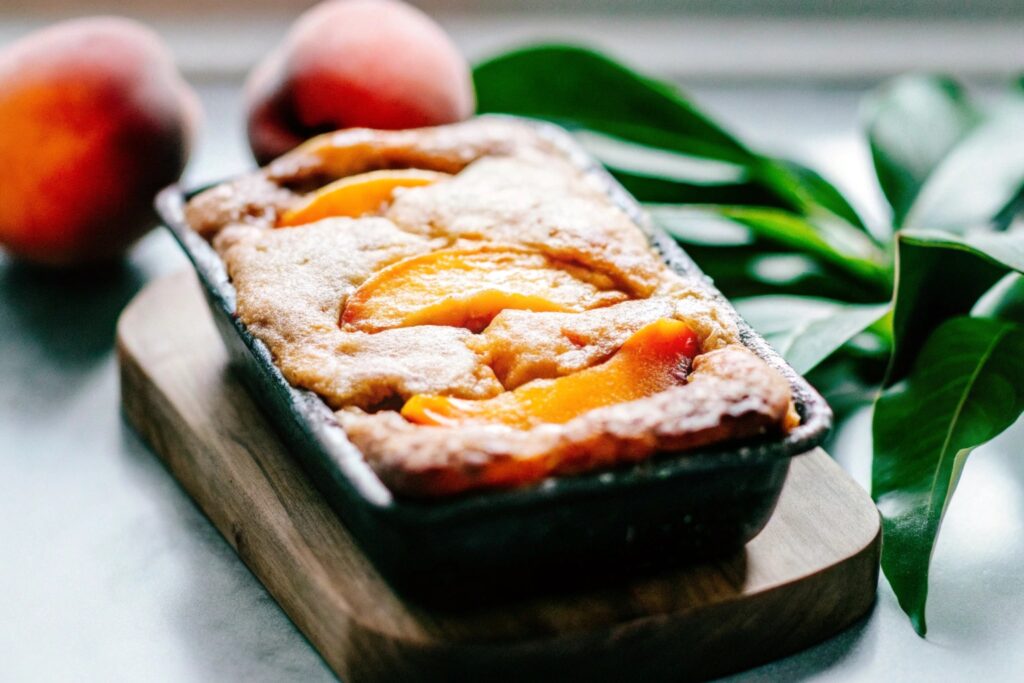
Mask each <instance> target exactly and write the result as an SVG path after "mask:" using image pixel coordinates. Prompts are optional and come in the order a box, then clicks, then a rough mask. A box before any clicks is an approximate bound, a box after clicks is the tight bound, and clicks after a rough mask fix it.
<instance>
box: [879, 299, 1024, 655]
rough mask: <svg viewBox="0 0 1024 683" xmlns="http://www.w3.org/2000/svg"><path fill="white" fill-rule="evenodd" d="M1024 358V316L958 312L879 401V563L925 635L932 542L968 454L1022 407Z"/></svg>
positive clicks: (1014, 419)
mask: <svg viewBox="0 0 1024 683" xmlns="http://www.w3.org/2000/svg"><path fill="white" fill-rule="evenodd" d="M1021 358H1024V328H1022V327H1021V326H1019V325H1016V324H1014V323H1008V322H1004V321H997V320H987V319H982V318H954V319H952V320H948V321H946V322H945V323H943V324H942V325H941V326H940V327H939V328H938V329H936V330H935V332H934V333H933V334H932V335H931V337H930V338H929V339H928V341H927V343H926V344H925V345H924V348H923V349H922V351H921V354H920V356H919V357H918V359H917V362H916V363H915V364H914V368H913V370H912V371H911V373H910V375H909V376H908V377H907V379H906V380H905V381H903V382H901V383H900V384H897V385H896V386H893V387H891V388H889V389H888V390H886V391H885V392H884V393H883V394H882V395H881V396H880V397H879V399H878V401H877V403H876V405H875V414H874V424H873V432H874V460H873V462H872V495H873V496H874V498H875V500H876V501H877V503H878V508H879V510H880V511H881V513H882V530H883V536H882V538H883V545H882V569H883V570H884V571H885V575H886V577H888V579H889V583H890V584H891V585H892V588H893V590H894V591H895V592H896V597H897V598H898V599H899V602H900V606H901V607H903V610H904V611H905V612H906V613H907V614H908V615H909V616H910V619H911V622H912V623H913V625H914V628H915V629H916V630H917V632H918V633H919V634H921V635H924V634H925V632H926V630H927V625H926V622H925V602H926V599H927V596H928V567H929V564H930V562H931V556H932V550H933V548H934V547H935V539H936V536H937V534H938V532H939V527H940V525H941V523H942V517H943V514H944V513H945V510H946V507H947V506H948V504H949V500H950V496H951V495H952V493H953V490H954V488H955V487H956V483H957V479H958V478H959V474H960V470H961V468H962V467H963V464H964V461H965V460H966V458H967V455H968V454H969V453H970V452H971V449H973V448H975V447H977V446H980V445H981V444H983V443H985V442H987V441H989V440H990V439H992V438H994V437H995V436H997V435H998V434H999V433H1000V432H1002V431H1003V430H1005V429H1006V428H1007V427H1009V426H1010V425H1011V424H1013V423H1014V421H1016V419H1017V418H1018V417H1019V416H1020V414H1021V412H1022V411H1024V363H1022V362H1021Z"/></svg>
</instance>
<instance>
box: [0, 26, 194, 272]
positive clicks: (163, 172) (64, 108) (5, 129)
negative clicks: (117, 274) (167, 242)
mask: <svg viewBox="0 0 1024 683" xmlns="http://www.w3.org/2000/svg"><path fill="white" fill-rule="evenodd" d="M198 116H199V102H198V99H197V98H196V96H195V93H194V92H193V91H192V90H191V89H190V88H189V87H188V86H187V85H186V84H185V82H184V81H183V80H182V79H181V76H180V75H179V74H178V72H177V70H176V69H175V66H174V61H173V59H172V57H171V55H170V53H169V52H168V50H167V49H166V48H165V47H164V45H163V43H162V42H161V40H160V38H159V37H158V36H157V35H156V34H155V33H154V32H152V31H150V30H149V29H147V28H146V27H144V26H142V25H141V24H138V23H136V22H133V21H129V20H126V19H119V18H114V17H98V18H92V19H80V20H74V21H67V22H62V23H59V24H56V25H54V26H51V27H48V28H45V29H42V30H40V31H37V32H35V33H32V34H30V35H28V36H26V37H24V38H22V39H21V40H18V41H17V42H15V43H13V44H11V45H9V46H7V47H6V48H4V49H3V50H2V51H0V243H2V244H3V245H4V246H5V247H6V248H7V249H8V250H9V251H10V252H12V253H13V254H15V255H16V256H19V257H21V258H23V259H26V260H29V261H34V262H37V263H43V264H49V265H70V264H79V263H87V262H92V261H99V260H106V259H111V258H114V257H116V256H117V255H119V254H120V253H121V252H123V251H124V250H125V249H126V248H127V247H128V245H130V244H131V243H132V242H133V241H134V240H135V239H137V238H138V237H139V236H140V235H142V234H143V233H145V232H146V231H148V230H149V229H150V228H151V227H153V225H154V224H155V216H154V214H153V210H152V202H153V195H154V194H155V193H156V192H157V191H158V190H159V189H160V188H162V187H164V186H165V185H168V184H170V183H172V182H174V181H175V180H177V178H178V177H179V176H180V175H181V172H182V170H183V169H184V168H185V164H186V162H187V160H188V153H189V147H190V144H191V138H192V131H193V128H194V127H195V123H196V122H197V119H198Z"/></svg>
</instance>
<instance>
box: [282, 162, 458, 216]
mask: <svg viewBox="0 0 1024 683" xmlns="http://www.w3.org/2000/svg"><path fill="white" fill-rule="evenodd" d="M450 177H451V176H449V175H448V174H447V173H438V172H437V171H425V170H422V169H418V168H410V169H405V170H397V171H370V172H369V173H360V174H359V175H354V176H349V177H348V178H342V179H341V180H336V181H334V182H333V183H331V184H329V185H324V186H323V187H321V188H320V189H319V190H317V191H316V192H314V193H313V194H312V195H310V196H309V197H308V198H307V199H306V200H305V201H303V202H302V203H301V204H299V205H298V206H296V207H294V208H292V209H290V210H288V211H285V212H284V213H283V214H282V215H281V217H280V218H279V219H278V221H277V225H278V226H279V227H289V226H294V225H302V224H304V223H312V222H314V221H319V220H322V219H324V218H332V217H335V216H348V217H350V218H358V217H359V216H362V215H364V214H367V213H370V212H373V211H377V210H378V209H380V207H381V206H383V205H384V204H386V203H387V202H389V201H391V197H392V195H393V194H394V191H395V190H396V189H397V188H400V187H421V186H423V185H431V184H433V183H436V182H437V181H439V180H444V179H445V178H450Z"/></svg>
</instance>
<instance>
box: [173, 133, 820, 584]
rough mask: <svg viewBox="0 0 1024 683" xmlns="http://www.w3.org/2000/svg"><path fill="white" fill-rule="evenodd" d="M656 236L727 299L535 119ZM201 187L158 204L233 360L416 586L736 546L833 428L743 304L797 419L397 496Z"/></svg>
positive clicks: (748, 338)
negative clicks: (259, 287) (200, 197)
mask: <svg viewBox="0 0 1024 683" xmlns="http://www.w3.org/2000/svg"><path fill="white" fill-rule="evenodd" d="M531 125H535V126H536V127H537V130H538V131H539V132H540V133H541V134H542V135H544V136H545V137H547V138H548V139H550V140H552V141H554V142H555V143H556V144H557V145H558V146H559V147H560V148H561V149H562V150H564V151H565V152H566V153H567V154H568V155H569V157H570V158H571V159H572V160H573V161H574V162H575V163H576V164H577V165H578V166H579V167H580V168H581V169H582V170H583V171H584V172H585V173H587V174H589V175H591V176H592V177H594V178H596V179H597V180H598V181H600V183H601V184H602V185H603V186H604V187H605V188H606V190H607V193H608V195H609V197H610V198H611V199H612V200H613V201H614V202H615V204H616V205H618V206H619V207H621V208H622V209H623V210H624V211H626V213H628V214H629V215H630V216H631V217H633V219H634V220H635V221H636V222H637V223H638V224H639V225H640V226H641V228H642V229H644V230H645V231H646V232H647V233H648V235H649V236H650V239H651V243H652V244H653V246H654V248H655V249H656V250H657V251H658V252H660V253H661V254H662V255H663V256H664V258H665V261H666V262H667V263H668V264H669V265H670V266H671V267H672V268H673V269H675V270H676V271H677V272H679V273H680V274H682V275H684V276H685V277H687V278H690V279H691V280H693V281H695V282H697V283H699V286H701V287H703V288H705V289H706V290H707V291H708V293H709V294H711V295H712V296H713V297H714V299H715V300H716V301H717V303H718V304H719V305H720V306H722V307H723V308H724V309H725V310H727V311H729V312H731V313H733V314H734V315H735V310H734V309H733V308H732V306H731V305H730V304H729V303H728V302H727V301H726V299H725V298H724V297H723V296H722V295H721V293H720V292H718V290H717V289H715V288H714V286H713V285H712V283H711V281H710V279H708V278H707V276H705V275H704V274H703V273H702V272H701V271H700V269H699V268H698V267H697V265H696V264H695V263H694V262H693V261H692V260H691V259H690V258H689V257H688V256H687V255H686V254H685V253H684V252H683V251H682V250H681V249H680V248H679V246H678V245H677V244H676V243H675V242H674V241H673V240H672V239H671V238H670V237H669V236H668V235H667V234H665V233H664V232H663V231H660V230H658V229H655V228H653V227H652V226H650V224H649V221H648V220H647V219H646V217H645V216H644V214H643V212H642V210H641V209H640V207H639V205H638V204H637V202H636V201H635V200H634V199H633V198H632V197H631V196H630V195H629V194H628V193H627V192H626V191H625V190H624V189H623V188H622V187H621V186H620V185H619V184H618V183H617V182H616V181H615V180H614V179H613V178H612V177H611V176H610V175H609V174H608V173H607V172H605V171H604V169H603V168H601V167H600V166H599V165H598V164H597V163H596V162H594V161H593V160H592V159H591V158H590V157H589V156H587V155H586V154H585V153H584V152H583V151H582V150H581V149H580V148H579V147H578V146H577V145H576V143H575V142H574V141H573V140H572V139H571V137H570V136H569V135H568V134H567V133H566V132H565V131H563V130H562V129H560V128H557V127H555V126H551V125H549V124H540V123H535V122H531ZM198 191H199V190H194V191H191V192H184V191H182V190H181V189H180V188H179V187H177V186H172V187H169V188H167V189H165V190H164V191H163V192H161V194H160V195H159V197H158V198H157V208H158V210H159V212H160V215H161V216H162V218H163V220H164V222H165V223H166V225H167V226H168V227H169V229H170V230H171V232H172V234H173V235H174V237H175V238H176V239H177V240H178V242H179V243H180V244H181V246H182V248H183V249H184V250H185V252H186V254H188V257H189V258H190V259H191V261H192V263H193V265H194V266H195V269H196V272H197V273H198V275H199V279H200V281H201V282H202V285H203V289H204V291H205V294H206V299H207V301H208V303H209V305H210V310H211V311H212V314H213V319H214V320H215V321H216V324H217V328H218V330H219V332H220V334H221V336H222V337H223V338H224V342H225V344H226V345H227V347H228V349H229V352H230V355H231V358H232V362H233V364H234V365H235V366H237V370H238V371H239V373H240V375H241V377H242V379H243V380H244V382H245V384H246V385H247V386H248V388H249V389H250V391H251V393H252V395H253V397H254V398H255V399H256V400H257V401H258V402H259V404H260V405H261V406H262V408H263V409H264V411H265V412H266V414H267V416H268V418H269V419H270V420H271V421H272V423H273V424H274V425H275V426H276V427H277V429H278V431H279V433H280V434H281V436H282V437H283V439H284V441H285V443H286V444H287V445H288V446H289V447H290V448H291V451H292V453H293V454H294V456H295V457H296V458H298V459H299V461H300V462H301V464H302V466H303V467H304V468H305V469H306V471H307V472H308V474H309V476H310V477H311V479H312V480H313V481H314V483H315V484H316V485H317V487H318V488H319V489H320V490H321V491H322V493H323V495H324V496H325V497H326V498H327V500H328V501H329V502H330V504H331V506H332V507H333V508H334V510H335V511H336V512H337V513H338V515H339V516H340V517H341V518H342V520H343V521H344V522H345V524H346V525H347V527H348V528H349V529H350V531H351V532H352V534H353V535H354V536H355V537H356V539H357V540H358V541H359V543H360V544H361V545H362V546H363V548H364V549H365V551H366V553H367V555H368V556H369V557H370V558H371V559H372V560H373V561H374V563H375V564H376V565H377V567H378V568H379V570H380V571H381V573H382V574H383V575H384V576H385V577H387V578H388V579H389V580H390V581H391V582H392V584H393V585H395V586H396V587H398V588H399V589H401V590H403V591H404V592H406V593H407V594H408V593H413V594H415V595H418V596H420V597H421V598H427V597H443V598H444V599H445V600H450V599H451V598H453V597H468V596H474V597H472V598H471V599H473V600H476V599H479V598H480V597H482V596H483V595H485V594H486V595H490V594H493V593H494V591H493V590H492V589H494V588H497V589H498V593H500V594H501V595H505V594H507V593H508V591H510V590H513V589H515V590H526V591H532V590H534V589H535V588H536V587H537V586H538V585H539V586H543V587H545V588H548V589H550V588H552V587H554V586H557V585H558V584H560V583H563V582H566V583H572V584H575V583H577V582H579V581H580V580H582V579H584V578H585V579H586V580H588V581H589V580H599V581H600V580H603V577H608V576H618V575H620V574H622V573H623V572H630V571H636V570H640V569H651V568H654V567H664V566H666V565H669V564H674V563H679V562H687V561H693V560H696V559H706V558H709V557H713V556H721V555H726V554H729V553H732V552H735V551H738V550H739V549H740V548H741V547H742V546H743V545H744V544H745V543H746V542H747V541H749V540H750V539H751V538H753V537H754V536H755V535H756V534H757V533H758V532H759V531H760V530H761V529H762V527H764V525H765V523H766V522H767V521H768V518H769V517H770V516H771V513H772V510H773V509H774V507H775V503H776V501H777V500H778V497H779V493H780V491H781V490H782V484H783V482H784V481H785V478H786V473H787V472H788V469H789V461H790V457H792V456H795V455H799V454H801V453H805V452H807V451H808V450H810V449H812V448H814V447H815V446H817V445H818V444H819V443H821V441H822V439H823V438H824V437H825V435H826V434H827V432H828V429H829V427H830V424H831V418H832V414H831V410H830V409H829V407H828V405H827V404H826V403H825V401H824V399H822V397H821V396H820V395H819V394H818V393H817V392H816V391H815V390H814V389H813V388H812V387H811V386H810V385H809V384H808V383H807V381H806V380H804V379H803V378H802V377H800V376H799V375H797V374H796V372H794V371H793V369H792V368H790V367H789V366H788V365H787V364H786V363H785V361H783V360H782V359H781V358H780V357H779V355H778V354H777V353H776V352H775V351H774V350H773V349H772V348H771V347H769V346H768V344H767V343H766V342H765V341H764V339H762V338H761V337H760V336H759V335H758V334H757V333H756V332H754V331H753V330H752V329H751V328H750V326H749V325H747V324H746V323H745V322H744V321H743V320H742V319H740V318H739V316H738V315H737V316H736V318H737V321H738V324H739V327H740V332H741V337H742V341H743V343H744V344H745V345H746V346H747V347H749V348H750V349H751V350H753V351H754V353H756V354H757V355H758V356H760V357H761V358H763V359H764V360H765V361H767V362H768V364H769V365H771V366H773V367H775V368H777V369H778V370H779V371H780V372H781V373H782V374H783V375H784V376H785V377H786V378H787V379H788V380H789V382H790V385H791V386H792V390H793V397H794V400H795V402H796V408H797V411H798V412H799V414H800V417H801V424H800V426H799V427H797V428H796V429H795V430H793V431H792V432H790V433H789V434H788V435H786V436H785V437H784V438H779V437H775V438H772V439H760V440H756V441H747V442H743V443H729V444H723V445H721V446H717V447H714V448H703V449H700V450H696V451H688V452H683V453H678V454H676V453H664V454H660V455H659V456H658V457H655V458H652V459H651V460H649V461H647V462H643V463H640V464H635V465H629V466H626V467H621V468H618V469H614V470H607V471H599V472H594V473H590V474H581V475H573V476H565V477H553V478H550V479H548V480H546V481H544V482H542V483H540V484H539V485H536V486H532V487H529V488H523V489H517V490H507V491H492V492H485V493H477V494H471V495H463V496H458V497H452V498H447V499H440V500H429V501H424V500H411V499H403V498H401V497H397V496H394V495H393V494H392V493H391V492H390V491H389V490H388V489H387V488H386V487H385V486H384V484H383V483H381V481H380V480H379V479H378V478H377V476H376V474H375V473H374V472H373V470H372V469H371V468H370V466H369V465H368V464H367V463H366V462H365V461H364V460H363V458H362V456H361V454H360V453H359V451H358V450H357V449H356V448H355V446H353V445H352V444H351V443H350V442H349V441H348V439H347V438H346V436H345V434H344V432H343V431H342V430H341V428H340V427H338V425H337V423H336V422H335V420H334V416H333V414H332V412H331V410H330V409H329V408H328V407H327V405H326V404H325V403H323V402H322V401H321V400H320V399H319V398H318V397H317V396H316V395H315V394H313V393H311V392H309V391H305V390H301V389H296V388H294V387H292V386H291V385H289V384H288V382H287V381H286V380H285V379H284V377H283V376H282V375H281V372H280V371H279V370H278V368H277V366H275V365H274V363H273V361H272V359H271V355H270V352H269V351H268V350H267V348H266V346H264V344H263V343H262V342H261V341H259V340H258V339H256V338H255V337H254V336H253V335H251V334H250V333H249V332H248V331H247V330H246V328H245V325H244V324H242V322H241V321H239V320H238V318H237V317H236V315H235V290H234V287H233V286H232V285H231V283H230V282H229V281H228V278H227V274H226V272H225V269H224V265H223V263H222V261H221V259H220V258H219V256H218V255H217V254H216V252H214V250H213V249H212V248H211V247H210V245H209V244H207V242H206V241H205V240H203V239H202V238H201V237H200V236H199V235H198V234H197V233H195V232H194V231H193V230H192V229H191V228H190V227H189V226H188V224H187V223H186V221H185V218H184V212H183V209H184V205H185V202H186V201H188V199H189V198H190V197H191V196H193V195H194V194H196V193H197V192H198Z"/></svg>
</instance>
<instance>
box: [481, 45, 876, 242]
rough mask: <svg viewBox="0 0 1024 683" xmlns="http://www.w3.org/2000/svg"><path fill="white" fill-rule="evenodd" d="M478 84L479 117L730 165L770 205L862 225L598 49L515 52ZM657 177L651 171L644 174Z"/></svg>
mask: <svg viewBox="0 0 1024 683" xmlns="http://www.w3.org/2000/svg"><path fill="white" fill-rule="evenodd" d="M473 82H474V86H475V88H476V95H477V111H479V112H480V113H505V114H516V115H519V116H528V117H532V118H539V119H546V120H549V121H553V122H555V123H558V124H561V125H563V126H565V127H567V128H569V129H571V130H576V131H580V130H585V131H591V132H596V133H601V134H603V135H605V136H612V137H614V138H618V139H619V140H622V141H629V142H633V143H636V144H640V145H646V146H648V147H655V148H660V149H662V150H670V151H673V152H678V153H681V154H684V155H688V156H691V157H704V158H707V159H715V160H721V161H731V162H734V163H736V164H740V165H743V166H744V167H745V168H746V170H747V173H748V175H749V177H750V178H751V180H753V181H757V182H758V183H759V184H760V185H761V186H763V188H764V189H765V190H767V191H769V193H770V195H774V196H775V197H776V198H777V201H767V202H764V203H767V204H776V203H778V202H779V201H781V202H784V203H785V206H787V207H788V208H791V209H792V210H794V211H798V212H799V213H801V214H805V215H810V216H813V215H817V214H819V213H827V214H830V215H834V216H837V217H839V218H841V219H843V220H844V221H847V222H849V223H851V224H853V225H855V226H857V227H863V223H862V221H861V220H860V217H859V216H858V215H857V212H856V211H855V210H854V209H853V207H852V206H851V205H850V204H849V202H847V201H846V199H845V198H844V197H843V196H842V194H841V193H840V192H839V191H838V190H836V189H835V188H834V187H833V186H832V185H831V184H829V183H828V181H826V180H825V179H824V178H822V177H821V176H820V175H818V174H817V173H815V172H814V171H812V170H810V169H807V168H805V167H803V166H801V165H799V164H797V163H795V162H792V161H786V160H780V159H772V158H769V157H764V156H760V155H756V154H754V153H752V152H751V151H750V150H749V149H747V147H746V146H745V145H743V143H741V142H740V141H739V140H738V139H737V138H736V137H735V136H733V135H732V134H731V133H729V132H728V131H727V130H726V129H725V128H723V127H722V126H719V125H718V124H717V123H715V122H714V121H713V120H712V119H711V117H709V116H707V115H706V114H704V113H703V112H701V111H700V110H699V109H698V108H697V107H696V106H695V105H694V104H693V103H691V102H690V101H689V100H688V99H687V98H686V97H685V96H684V95H683V94H681V93H680V92H679V91H678V89H677V88H675V87H674V86H672V85H670V84H668V83H663V82H660V81H656V80H654V79H650V78H647V77H645V76H643V75H641V74H639V73H637V72H635V71H633V70H632V69H629V68H628V67H626V66H624V65H622V64H620V63H618V62H616V61H614V60H612V59H610V58H608V57H606V56H605V55H602V54H600V53H598V52H595V51H593V50H589V49H586V48H583V47H578V46H572V45H560V44H552V45H536V46H532V47H525V48H521V49H517V50H513V51H511V52H507V53H504V54H501V55H498V56H496V57H494V58H492V59H490V60H487V61H485V62H483V63H481V64H479V65H477V66H476V68H475V69H474V70H473ZM613 166H614V164H613ZM622 170H626V171H629V170H632V171H633V173H634V174H636V171H637V169H625V168H624V169H622ZM656 173H657V172H656V171H652V170H650V169H648V170H647V171H646V172H645V173H644V174H642V175H645V176H646V177H648V178H650V177H652V176H654V175H656ZM703 201H705V202H707V201H713V200H710V199H704V200H703ZM745 203H753V201H748V202H745Z"/></svg>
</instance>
